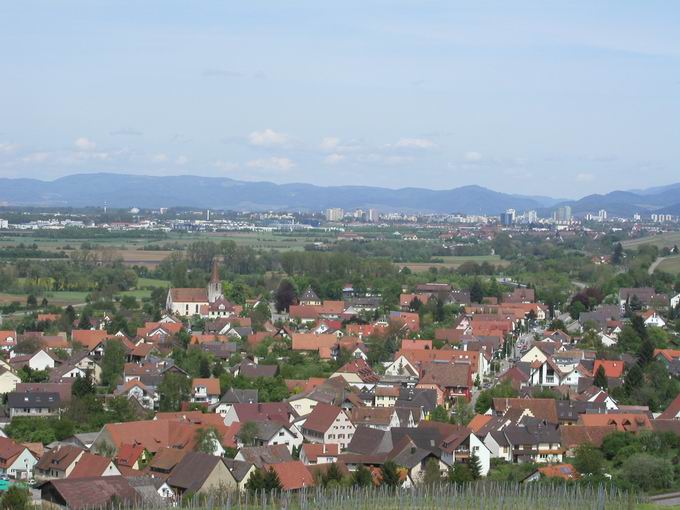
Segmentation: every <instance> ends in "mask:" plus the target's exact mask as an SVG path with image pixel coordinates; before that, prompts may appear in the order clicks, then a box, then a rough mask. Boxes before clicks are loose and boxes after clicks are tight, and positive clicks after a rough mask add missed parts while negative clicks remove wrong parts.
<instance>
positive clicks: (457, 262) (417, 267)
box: [397, 255, 509, 273]
mask: <svg viewBox="0 0 680 510" xmlns="http://www.w3.org/2000/svg"><path fill="white" fill-rule="evenodd" d="M438 258H441V259H442V260H443V261H444V262H407V263H398V264H397V265H398V266H399V268H400V269H401V268H404V267H408V268H409V269H410V270H411V271H413V272H414V273H424V272H426V271H429V270H430V268H431V267H436V268H437V269H458V268H459V267H460V266H462V265H463V264H465V263H466V262H475V263H477V264H482V263H484V262H488V263H489V264H492V265H494V266H501V267H506V266H508V264H509V262H508V261H507V260H502V259H501V258H500V257H499V256H498V255H469V256H466V255H464V256H447V257H438Z"/></svg>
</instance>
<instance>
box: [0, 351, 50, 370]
mask: <svg viewBox="0 0 680 510" xmlns="http://www.w3.org/2000/svg"><path fill="white" fill-rule="evenodd" d="M9 363H10V365H11V366H12V368H13V369H14V370H19V369H20V368H22V367H25V366H27V367H29V368H30V369H31V370H48V369H52V368H54V366H55V365H56V363H57V359H56V358H55V357H54V356H53V355H51V354H49V353H48V352H47V351H46V350H45V349H38V350H37V351H36V352H34V353H32V354H20V355H15V356H10V359H9Z"/></svg>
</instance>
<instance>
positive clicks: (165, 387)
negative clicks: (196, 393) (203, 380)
mask: <svg viewBox="0 0 680 510" xmlns="http://www.w3.org/2000/svg"><path fill="white" fill-rule="evenodd" d="M158 392H159V393H160V402H159V407H160V410H161V411H179V410H180V406H181V404H182V402H184V401H186V400H188V399H189V395H190V393H191V381H190V380H189V379H188V378H187V377H186V376H185V375H183V374H178V373H175V372H166V373H165V375H164V376H163V380H162V381H161V383H160V385H159V386H158Z"/></svg>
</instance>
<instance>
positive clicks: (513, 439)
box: [502, 418, 563, 463]
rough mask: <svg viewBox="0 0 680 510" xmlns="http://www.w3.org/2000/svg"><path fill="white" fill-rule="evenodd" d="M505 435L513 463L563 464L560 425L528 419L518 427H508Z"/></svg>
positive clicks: (504, 432)
mask: <svg viewBox="0 0 680 510" xmlns="http://www.w3.org/2000/svg"><path fill="white" fill-rule="evenodd" d="M502 432H503V435H504V436H505V439H506V440H507V442H508V445H509V454H510V459H508V460H510V461H511V462H513V463H522V462H536V463H553V462H562V454H563V450H562V437H561V435H560V430H559V427H558V425H556V424H552V423H548V422H545V421H542V420H537V419H533V418H527V419H524V420H522V422H521V423H520V424H518V425H508V426H507V427H505V428H504V429H503V430H502Z"/></svg>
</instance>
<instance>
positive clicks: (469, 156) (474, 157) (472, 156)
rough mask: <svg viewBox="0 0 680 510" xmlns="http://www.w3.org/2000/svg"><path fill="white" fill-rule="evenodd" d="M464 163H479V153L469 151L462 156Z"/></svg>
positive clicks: (480, 156) (480, 157) (480, 158)
mask: <svg viewBox="0 0 680 510" xmlns="http://www.w3.org/2000/svg"><path fill="white" fill-rule="evenodd" d="M463 159H464V160H465V161H481V160H482V155H481V153H479V152H475V151H469V152H466V153H465V154H464V155H463Z"/></svg>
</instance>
